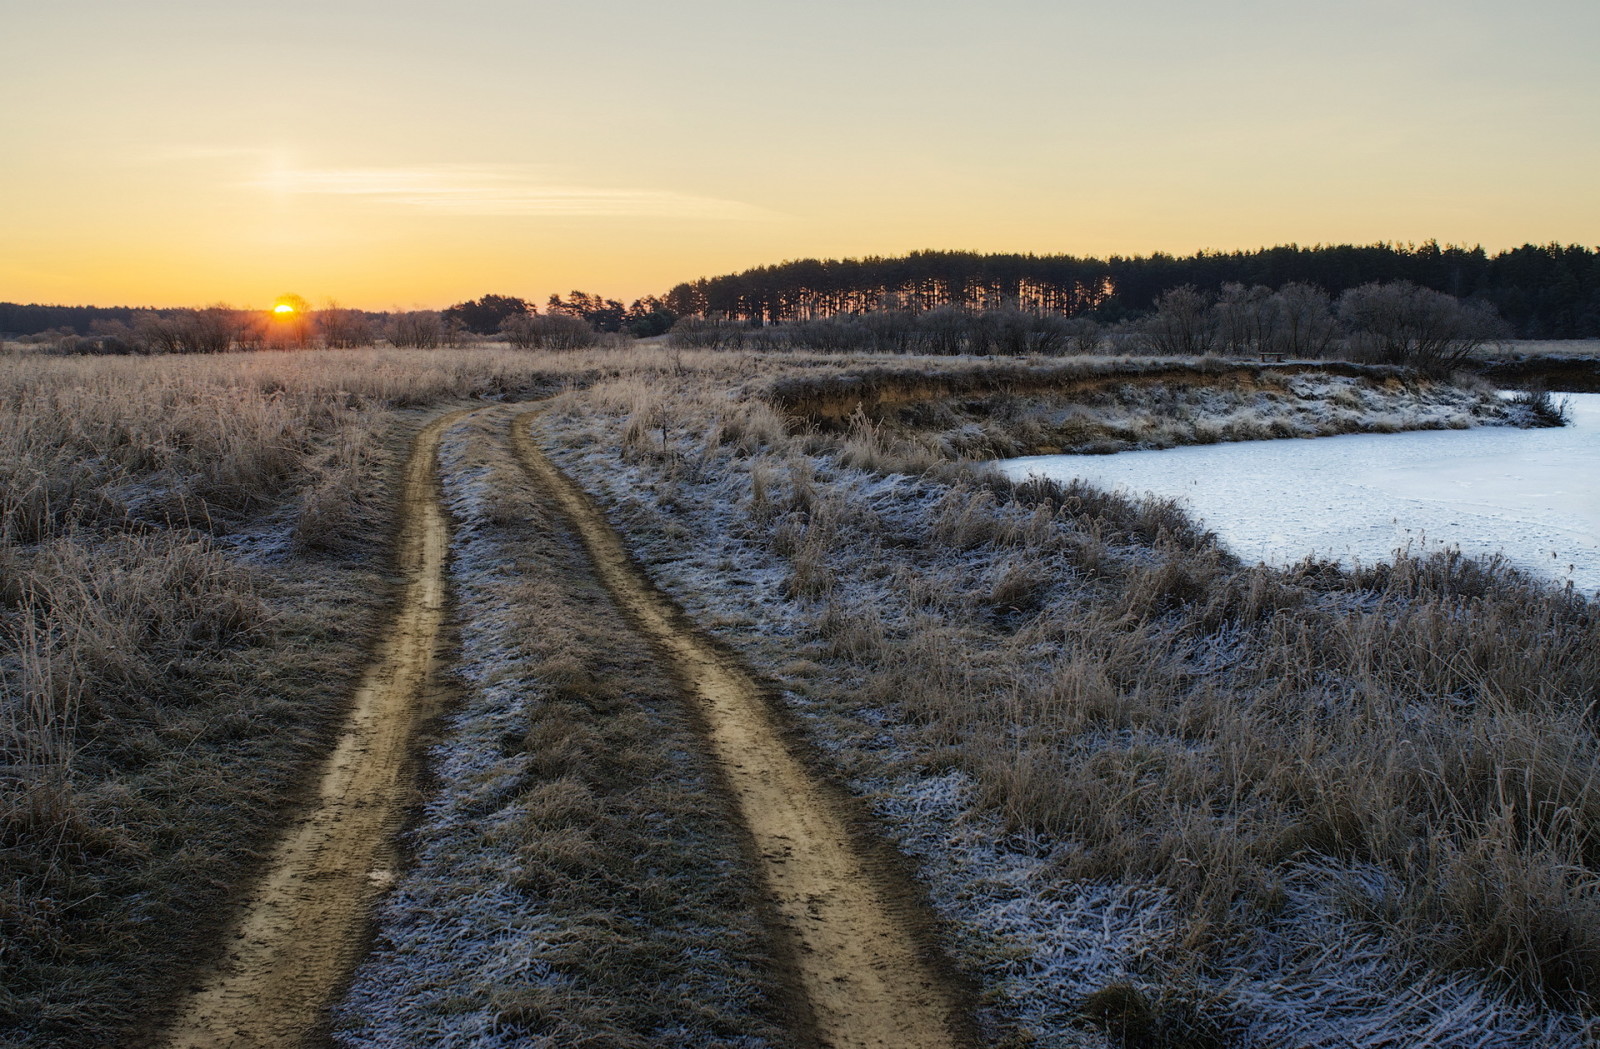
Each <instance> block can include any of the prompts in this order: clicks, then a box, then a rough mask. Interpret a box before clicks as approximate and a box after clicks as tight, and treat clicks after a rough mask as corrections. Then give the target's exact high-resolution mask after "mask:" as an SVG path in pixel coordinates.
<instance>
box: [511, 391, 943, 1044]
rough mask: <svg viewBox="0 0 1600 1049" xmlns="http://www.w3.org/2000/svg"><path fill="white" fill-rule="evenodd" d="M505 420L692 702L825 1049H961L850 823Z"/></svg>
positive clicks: (888, 886)
mask: <svg viewBox="0 0 1600 1049" xmlns="http://www.w3.org/2000/svg"><path fill="white" fill-rule="evenodd" d="M531 420H532V413H531V412H530V413H525V414H523V415H522V416H519V417H518V418H516V419H514V420H513V422H512V432H513V437H514V440H515V446H516V450H517V454H518V457H519V458H520V459H521V461H522V464H523V465H524V467H526V469H527V470H528V472H529V474H530V475H531V476H532V477H533V479H534V480H535V481H536V482H537V483H538V484H540V485H541V486H543V487H544V488H545V489H546V490H547V491H549V492H551V493H552V494H553V495H554V496H555V497H556V499H557V501H558V502H559V504H560V506H561V508H562V510H563V511H564V513H565V514H566V515H567V516H568V518H569V519H570V520H571V521H572V523H573V525H574V526H575V527H576V529H577V530H578V532H579V533H580V534H581V535H582V537H583V541H584V544H585V546H586V547H587V549H588V552H589V555H590V557H591V558H592V559H593V561H594V563H595V568H596V570H597V571H598V573H599V575H600V577H601V579H602V581H603V582H604V583H605V585H606V588H607V589H608V590H610V591H611V593H612V594H613V596H614V597H615V598H616V601H617V603H618V605H619V606H620V607H622V608H623V609H624V610H625V611H626V612H627V613H628V614H629V615H630V616H631V617H632V618H633V619H634V621H635V622H636V623H637V624H638V626H639V628H640V629H641V630H642V631H643V632H644V633H646V634H647V635H648V636H649V637H650V639H651V640H653V641H654V642H655V644H656V646H657V648H658V649H659V650H660V651H661V652H662V653H663V654H664V655H665V656H666V658H668V659H669V660H670V661H671V662H672V664H673V665H674V669H675V670H676V672H677V676H678V677H679V679H680V680H681V681H683V682H684V683H685V684H686V686H687V687H688V688H689V689H690V691H691V692H692V693H693V694H694V695H695V696H696V698H697V699H698V700H699V702H700V705H701V714H702V716H703V718H704V720H705V722H706V724H707V725H708V727H709V731H710V735H711V743H712V749H713V752H714V754H715V755H716V758H717V760H718V762H719V764H720V765H721V767H722V771H723V774H724V776H725V777H726V780H727V782H728V784H729V787H730V789H731V790H732V792H733V794H734V796H735V798H736V800H737V803H738V807H739V811H740V814H741V816H742V818H743V820H744V823H745V825H746V828H747V830H748V831H749V833H750V834H751V836H752V838H753V840H754V842H755V846H756V849H757V851H758V852H759V854H760V856H761V860H762V866H763V868H764V874H765V877H766V880H767V883H768V888H769V890H770V892H771V894H772V896H773V898H774V901H775V903H776V907H777V911H778V914H779V915H780V917H781V920H782V921H783V922H784V924H785V925H786V926H787V927H788V930H789V932H790V934H791V936H792V940H793V942H794V943H795V944H796V946H797V949H796V951H795V952H794V953H795V957H796V961H795V965H796V968H797V970H798V973H799V978H800V982H801V984H802V985H803V991H804V994H805V997H806V998H807V999H808V1001H809V1003H810V1006H811V1009H812V1011H813V1014H814V1016H815V1021H816V1027H817V1030H818V1033H819V1036H820V1039H821V1040H822V1042H823V1044H824V1045H827V1046H831V1047H836V1049H855V1047H862V1049H865V1047H905V1049H938V1047H942V1046H951V1047H953V1046H957V1045H962V1044H965V1043H966V1041H967V1039H966V1037H965V1036H964V1035H963V1034H962V1033H961V1032H962V1031H963V1030H964V1028H963V1023H962V1020H961V1015H962V1014H961V1010H960V1009H959V1008H958V1007H957V1005H956V998H955V996H954V995H953V994H952V993H951V992H950V990H949V985H948V983H947V981H945V980H944V979H942V978H941V976H940V974H939V972H938V970H937V968H936V967H935V966H934V965H933V964H931V962H930V960H929V958H928V957H927V956H926V954H925V952H924V951H923V949H922V947H921V945H920V944H919V943H918V941H917V937H916V935H915V934H914V932H913V931H912V925H911V922H910V921H908V920H907V912H908V911H909V910H911V909H912V908H911V907H910V906H908V904H907V894H906V893H905V892H904V891H903V890H900V889H898V888H897V887H896V886H894V885H893V883H892V879H891V878H889V877H887V876H886V874H885V872H883V871H881V870H879V869H877V868H876V865H875V864H874V863H873V862H872V861H871V860H870V858H868V857H867V856H865V855H864V854H863V852H862V850H861V849H860V848H859V847H858V846H857V843H856V842H855V840H854V839H853V837H852V834H851V831H850V825H849V820H848V817H847V816H846V815H845V814H844V812H843V811H842V807H841V806H840V805H838V804H837V803H836V802H835V801H834V800H833V799H832V798H831V797H830V795H829V793H828V792H827V791H826V790H824V789H823V788H822V786H821V785H820V784H819V783H818V782H817V780H816V779H815V777H814V776H812V774H811V773H810V772H809V771H808V770H807V769H806V767H805V766H804V765H803V764H802V763H801V762H800V761H799V760H798V759H797V758H796V757H795V756H794V754H793V753H792V752H791V751H790V749H789V747H788V746H787V745H786V744H785V742H784V739H783V734H782V732H781V730H780V729H779V727H778V726H777V725H776V724H775V722H774V719H773V716H772V714H771V712H770V710H769V709H768V707H767V705H766V702H765V700H764V699H763V697H762V695H761V692H760V689H759V688H758V687H757V685H756V683H755V682H754V681H753V680H752V679H751V678H750V676H749V675H748V674H747V673H746V672H745V671H744V670H743V669H741V668H740V667H739V665H738V664H737V663H736V662H735V661H733V660H731V659H729V658H728V657H726V656H724V655H723V654H722V653H721V652H720V651H718V650H717V649H716V647H715V646H713V645H712V644H711V643H710V641H709V640H707V639H706V638H705V637H704V636H703V635H701V634H700V633H699V632H698V631H697V630H695V629H694V628H693V626H692V625H690V624H689V623H687V622H686V621H685V620H684V618H683V617H682V616H681V615H679V614H678V613H677V612H676V611H675V610H674V609H673V607H672V605H671V604H670V603H669V602H668V601H667V599H666V598H665V597H664V596H663V595H662V594H661V593H660V592H659V591H658V590H656V589H655V587H654V586H653V585H652V584H651V583H650V582H649V580H648V579H646V578H645V577H644V576H643V575H642V574H641V573H640V572H639V571H638V569H637V568H635V567H634V565H633V563H632V562H631V561H630V560H629V558H628V555H627V553H626V551H625V549H624V548H623V546H622V542H621V540H620V539H619V538H618V536H617V534H616V532H615V531H613V530H612V528H611V526H610V525H609V524H608V523H607V522H606V520H605V518H604V516H603V515H602V514H601V513H600V512H599V511H598V510H597V509H596V508H595V506H594V505H593V504H592V503H591V502H590V501H589V499H588V498H587V496H586V495H585V494H584V493H583V492H582V491H581V490H580V489H579V488H578V487H577V486H576V485H574V484H573V483H572V482H571V481H570V480H568V479H567V478H566V477H565V476H564V475H563V474H561V472H560V471H558V470H557V469H556V468H555V467H554V465H552V464H551V463H550V461H549V460H548V459H546V458H545V456H544V455H543V453H542V452H541V451H540V450H539V448H538V446H537V445H536V444H535V443H534V441H533V439H532V437H531V436H530V432H529V424H530V423H531Z"/></svg>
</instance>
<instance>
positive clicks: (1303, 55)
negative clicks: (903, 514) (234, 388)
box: [0, 0, 1600, 309]
mask: <svg viewBox="0 0 1600 1049" xmlns="http://www.w3.org/2000/svg"><path fill="white" fill-rule="evenodd" d="M0 27H3V28H4V35H5V38H6V40H7V47H6V51H7V62H6V66H5V70H4V74H3V76H0V301H13V302H17V301H20V302H59V303H94V304H99V305H112V304H130V305H155V306H170V305H201V304H210V303H216V302H226V303H229V304H231V305H236V306H264V305H266V304H269V303H270V302H272V301H273V300H274V299H275V298H276V297H278V296H279V295H282V294H284V293H287V292H293V293H296V294H299V295H301V296H304V297H305V298H306V299H308V300H310V301H311V302H313V303H315V304H319V305H320V304H325V303H328V302H338V303H340V304H342V305H347V306H358V307H364V308H369V309H387V308H414V307H439V306H444V305H448V304H450V303H452V302H456V301H460V300H462V299H465V298H472V297H477V296H478V295H481V294H484V293H488V292H494V293H498V294H509V295H520V296H523V297H526V298H531V299H535V300H539V301H542V299H543V298H544V297H546V296H547V295H549V294H550V293H552V292H561V293H565V292H566V291H568V290H571V289H574V288H581V289H583V290H586V291H590V292H595V293H600V294H604V295H607V296H610V297H616V298H621V299H624V300H625V301H626V300H629V299H632V298H634V297H637V296H641V295H646V294H651V293H660V292H664V291H665V290H667V289H668V288H669V287H671V286H672V285H674V284H676V283H678V282H680V281H684V280H692V279H694V278H696V277H700V276H711V275H715V274H719V273H726V272H734V271H737V270H741V269H745V268H748V267H751V266H756V265H762V264H768V263H776V262H781V261H783V260H786V259H794V258H806V257H833V258H839V257H858V256H863V255H898V254H903V253H905V252H907V251H913V250H918V249H924V248H938V249H959V250H971V251H986V252H989V251H992V252H1033V253H1039V254H1073V255H1101V256H1104V255H1110V254H1123V255H1132V254H1148V253H1150V252H1153V251H1165V252H1171V253H1175V254H1187V253H1190V252H1193V251H1196V250H1199V249H1215V250H1229V249H1235V248H1243V249H1251V248H1257V247H1263V246H1269V245H1273V244H1287V243H1299V244H1316V243H1372V242H1375V241H1380V240H1381V241H1397V242H1401V243H1405V242H1421V241H1424V240H1428V239H1436V240H1438V241H1440V242H1442V243H1455V244H1467V245H1472V244H1481V245H1483V246H1484V247H1486V248H1488V249H1489V250H1491V251H1493V250H1498V249H1500V248H1506V247H1513V246H1516V245H1519V244H1522V243H1525V242H1533V243H1547V242H1550V241H1560V242H1563V243H1578V244H1586V245H1589V246H1595V245H1600V192H1597V189H1596V187H1597V186H1600V61H1597V60H1596V58H1595V56H1596V54H1600V3H1595V2H1594V0H1520V2H1519V3H1517V4H1515V5H1513V4H1508V3H1504V2H1496V3H1492V4H1491V3H1486V2H1480V0H1450V2H1442V0H1438V2H1436V0H1426V2H1421V0H1388V2H1383V3H1379V2H1365V0H1362V2H1342V0H1328V2H1323V3H1318V4H1306V3H1284V2H1282V0H1274V2H1254V0H1213V2H1211V3H1207V4H1198V3H1194V2H1193V0H1188V2H1184V0H1125V2H1119V3H1107V2H1105V0H1101V2H1099V3H1092V4H1091V3H1080V2H1077V0H985V2H983V3H978V2H970V0H962V2H954V0H917V2H911V0H853V2H849V3H846V2H842V0H812V2H808V3H793V2H790V3H778V2H774V0H738V2H733V0H678V2H676V3H671V4H666V3H660V2H645V0H588V2H586V3H584V4H582V5H578V4H556V3H550V2H546V0H455V2H452V3H449V4H444V3H424V2H417V0H381V2H380V0H317V2H309V0H280V2H278V3H274V4H270V5H269V4H261V3H242V2H235V0H204V2H201V0H190V2H179V0H118V2H104V0H50V2H48V3H40V2H38V0H0Z"/></svg>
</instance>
